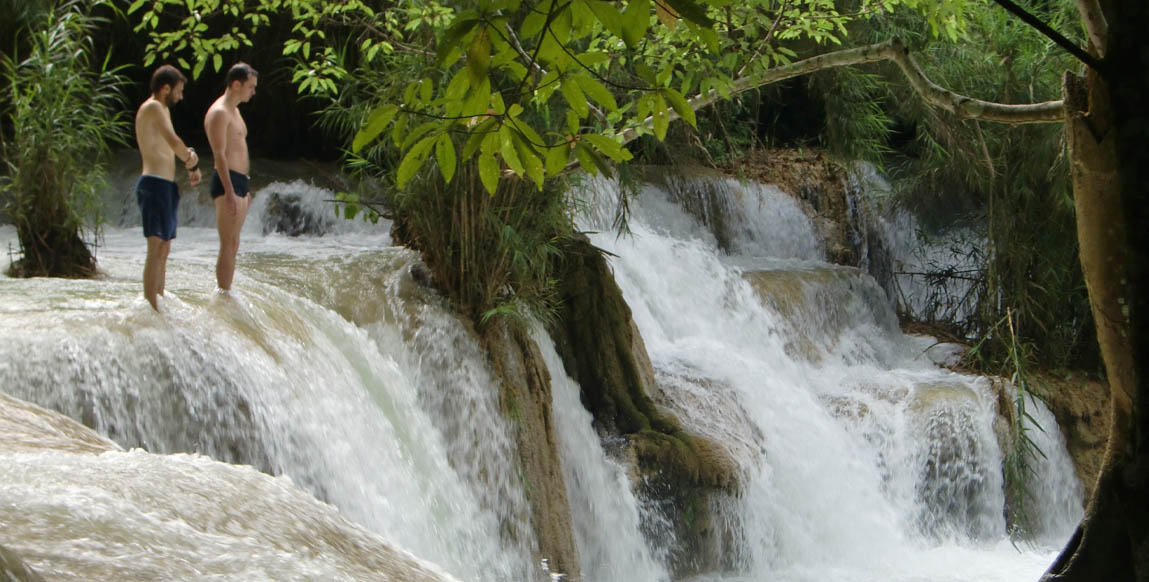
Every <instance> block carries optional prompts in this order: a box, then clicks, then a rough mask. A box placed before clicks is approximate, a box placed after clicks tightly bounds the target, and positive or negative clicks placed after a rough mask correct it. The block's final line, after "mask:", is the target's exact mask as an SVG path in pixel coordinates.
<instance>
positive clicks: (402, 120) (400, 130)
mask: <svg viewBox="0 0 1149 582" xmlns="http://www.w3.org/2000/svg"><path fill="white" fill-rule="evenodd" d="M410 119H411V116H410V115H407V114H406V113H404V114H401V115H399V116H397V117H396V118H395V126H394V127H392V128H391V141H393V142H395V147H399V144H401V143H403V134H404V133H406V132H407V123H408V121H409V120H410Z"/></svg>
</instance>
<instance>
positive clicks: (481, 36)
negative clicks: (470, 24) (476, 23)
mask: <svg viewBox="0 0 1149 582" xmlns="http://www.w3.org/2000/svg"><path fill="white" fill-rule="evenodd" d="M490 67H491V39H490V38H488V37H487V27H485V26H484V27H483V28H480V29H479V32H478V33H477V34H475V38H474V39H472V40H471V44H470V45H469V46H468V47H467V71H468V72H469V73H470V75H471V86H472V87H474V86H476V85H478V84H479V83H481V82H482V80H483V79H484V78H486V77H487V71H488V70H490Z"/></svg>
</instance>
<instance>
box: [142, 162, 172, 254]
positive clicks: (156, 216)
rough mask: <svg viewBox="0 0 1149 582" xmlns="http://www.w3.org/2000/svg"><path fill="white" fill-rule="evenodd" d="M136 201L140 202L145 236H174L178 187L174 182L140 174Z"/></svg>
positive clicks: (164, 237)
mask: <svg viewBox="0 0 1149 582" xmlns="http://www.w3.org/2000/svg"><path fill="white" fill-rule="evenodd" d="M136 202H139V204H140V218H142V219H143V223H144V236H145V237H149V236H158V237H160V238H161V239H163V240H172V239H173V238H175V237H176V224H177V223H179V219H178V217H177V216H176V210H178V209H179V205H180V189H179V187H178V186H176V183H175V182H172V181H171V180H165V179H163V178H159V177H156V176H147V175H144V176H140V179H139V180H137V181H136Z"/></svg>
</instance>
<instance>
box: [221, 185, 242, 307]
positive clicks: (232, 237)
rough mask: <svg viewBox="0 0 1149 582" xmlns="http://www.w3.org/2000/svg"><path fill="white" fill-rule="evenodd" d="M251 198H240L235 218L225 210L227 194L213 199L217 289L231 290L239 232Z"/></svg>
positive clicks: (237, 251)
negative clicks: (217, 242)
mask: <svg viewBox="0 0 1149 582" xmlns="http://www.w3.org/2000/svg"><path fill="white" fill-rule="evenodd" d="M250 201H251V196H250V195H249V196H242V197H240V198H239V200H238V201H237V202H236V204H235V206H236V209H235V216H232V215H231V212H230V211H229V210H228V208H227V194H224V195H223V196H220V197H218V198H216V199H215V223H216V228H217V229H218V230H219V258H217V259H216V263H215V280H216V284H217V285H219V288H220V289H222V290H224V291H230V290H231V281H232V278H234V277H235V256H236V254H237V253H239V232H240V231H241V230H243V220H244V218H246V217H247V207H248V204H249V203H250Z"/></svg>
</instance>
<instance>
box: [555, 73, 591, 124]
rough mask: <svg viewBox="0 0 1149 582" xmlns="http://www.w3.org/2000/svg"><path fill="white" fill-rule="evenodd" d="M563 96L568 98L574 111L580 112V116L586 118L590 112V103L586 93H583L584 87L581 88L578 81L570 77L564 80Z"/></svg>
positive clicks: (560, 88)
mask: <svg viewBox="0 0 1149 582" xmlns="http://www.w3.org/2000/svg"><path fill="white" fill-rule="evenodd" d="M559 90H560V91H562V94H563V97H564V98H565V99H566V100H567V104H568V105H570V108H571V110H572V111H574V112H575V113H576V114H578V116H579V118H580V119H582V118H585V117H586V116H587V115H589V114H590V104H589V103H588V102H587V100H586V95H583V93H582V89H579V86H578V83H577V82H575V81H573V80H572V79H570V78H567V79H566V80H564V81H563V84H562V87H559Z"/></svg>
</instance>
